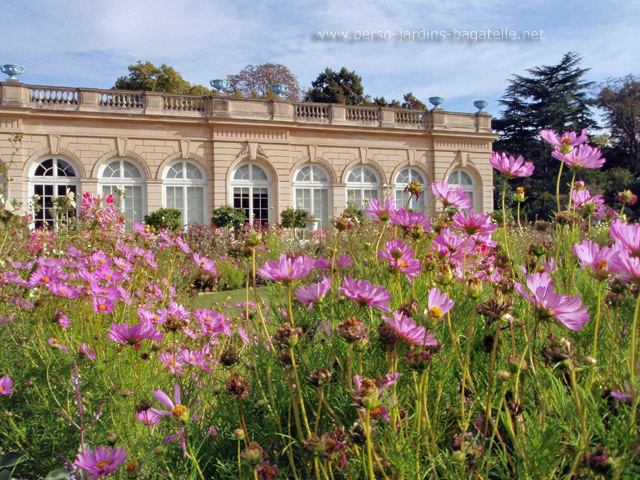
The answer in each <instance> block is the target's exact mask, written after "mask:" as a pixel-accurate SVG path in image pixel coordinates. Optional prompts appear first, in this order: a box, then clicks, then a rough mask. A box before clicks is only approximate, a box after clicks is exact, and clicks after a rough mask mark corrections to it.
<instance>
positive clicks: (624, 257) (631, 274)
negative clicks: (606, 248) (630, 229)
mask: <svg viewBox="0 0 640 480" xmlns="http://www.w3.org/2000/svg"><path fill="white" fill-rule="evenodd" d="M613 265H614V268H615V269H616V270H617V271H619V272H620V273H621V274H622V276H623V278H625V279H627V280H630V281H632V282H634V283H640V257H634V256H631V253H629V251H628V250H619V251H618V252H617V255H616V256H615V257H614V259H613Z"/></svg>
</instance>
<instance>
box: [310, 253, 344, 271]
mask: <svg viewBox="0 0 640 480" xmlns="http://www.w3.org/2000/svg"><path fill="white" fill-rule="evenodd" d="M351 265H353V258H351V257H350V256H349V255H340V256H339V257H338V258H336V268H337V269H342V268H347V267H350V266H351ZM313 268H323V269H329V268H331V260H327V259H325V258H322V257H318V258H317V259H316V260H315V261H314V263H313Z"/></svg>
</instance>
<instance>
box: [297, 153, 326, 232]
mask: <svg viewBox="0 0 640 480" xmlns="http://www.w3.org/2000/svg"><path fill="white" fill-rule="evenodd" d="M305 168H308V169H309V176H310V179H309V180H298V176H299V175H300V174H301V173H302V170H304V169H305ZM318 171H319V172H321V174H322V175H324V178H325V180H316V178H315V177H316V176H317V172H318ZM301 190H309V191H310V192H311V208H310V209H309V211H308V212H307V213H308V214H309V215H314V216H316V217H317V218H319V219H320V226H321V227H322V228H327V227H328V226H329V219H330V218H331V212H332V202H331V200H332V198H331V176H330V175H329V172H327V170H326V169H325V168H324V167H322V166H320V165H315V164H312V163H307V164H304V165H302V166H301V167H300V168H298V169H297V170H296V172H295V174H294V176H293V205H294V208H298V197H299V195H300V194H301V193H302V192H301ZM316 191H325V192H326V193H327V215H326V218H323V217H322V215H318V214H317V213H316V212H317V211H318V208H317V206H316V205H315V200H314V193H315V192H316ZM320 209H321V208H320Z"/></svg>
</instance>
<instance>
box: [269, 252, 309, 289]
mask: <svg viewBox="0 0 640 480" xmlns="http://www.w3.org/2000/svg"><path fill="white" fill-rule="evenodd" d="M314 264H315V261H314V260H313V259H312V258H309V257H307V256H304V255H302V256H299V257H296V258H293V259H292V258H290V257H287V256H286V255H285V254H284V253H283V254H281V255H280V261H278V262H267V263H265V264H264V266H263V267H262V268H260V269H259V270H258V274H259V275H260V276H261V277H264V278H268V279H271V280H276V281H281V282H285V283H287V282H292V281H293V280H296V279H298V278H302V277H305V276H307V275H308V274H309V272H310V271H311V269H312V268H313V267H314Z"/></svg>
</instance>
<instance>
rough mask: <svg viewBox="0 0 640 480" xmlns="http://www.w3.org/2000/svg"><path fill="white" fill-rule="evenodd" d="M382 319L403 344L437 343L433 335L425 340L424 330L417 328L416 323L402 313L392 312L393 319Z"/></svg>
mask: <svg viewBox="0 0 640 480" xmlns="http://www.w3.org/2000/svg"><path fill="white" fill-rule="evenodd" d="M382 319H383V320H384V321H385V322H387V323H388V324H389V325H391V326H392V327H393V328H394V330H395V331H396V333H397V334H398V337H399V339H400V340H401V341H402V342H403V343H406V344H408V345H434V344H435V343H437V342H436V341H435V340H434V339H435V337H436V336H435V335H433V334H429V335H427V337H426V338H425V333H426V329H425V328H424V327H419V326H417V325H416V322H414V321H413V320H412V319H411V318H409V317H407V316H406V315H405V314H404V313H402V312H393V319H391V318H389V317H382Z"/></svg>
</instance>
